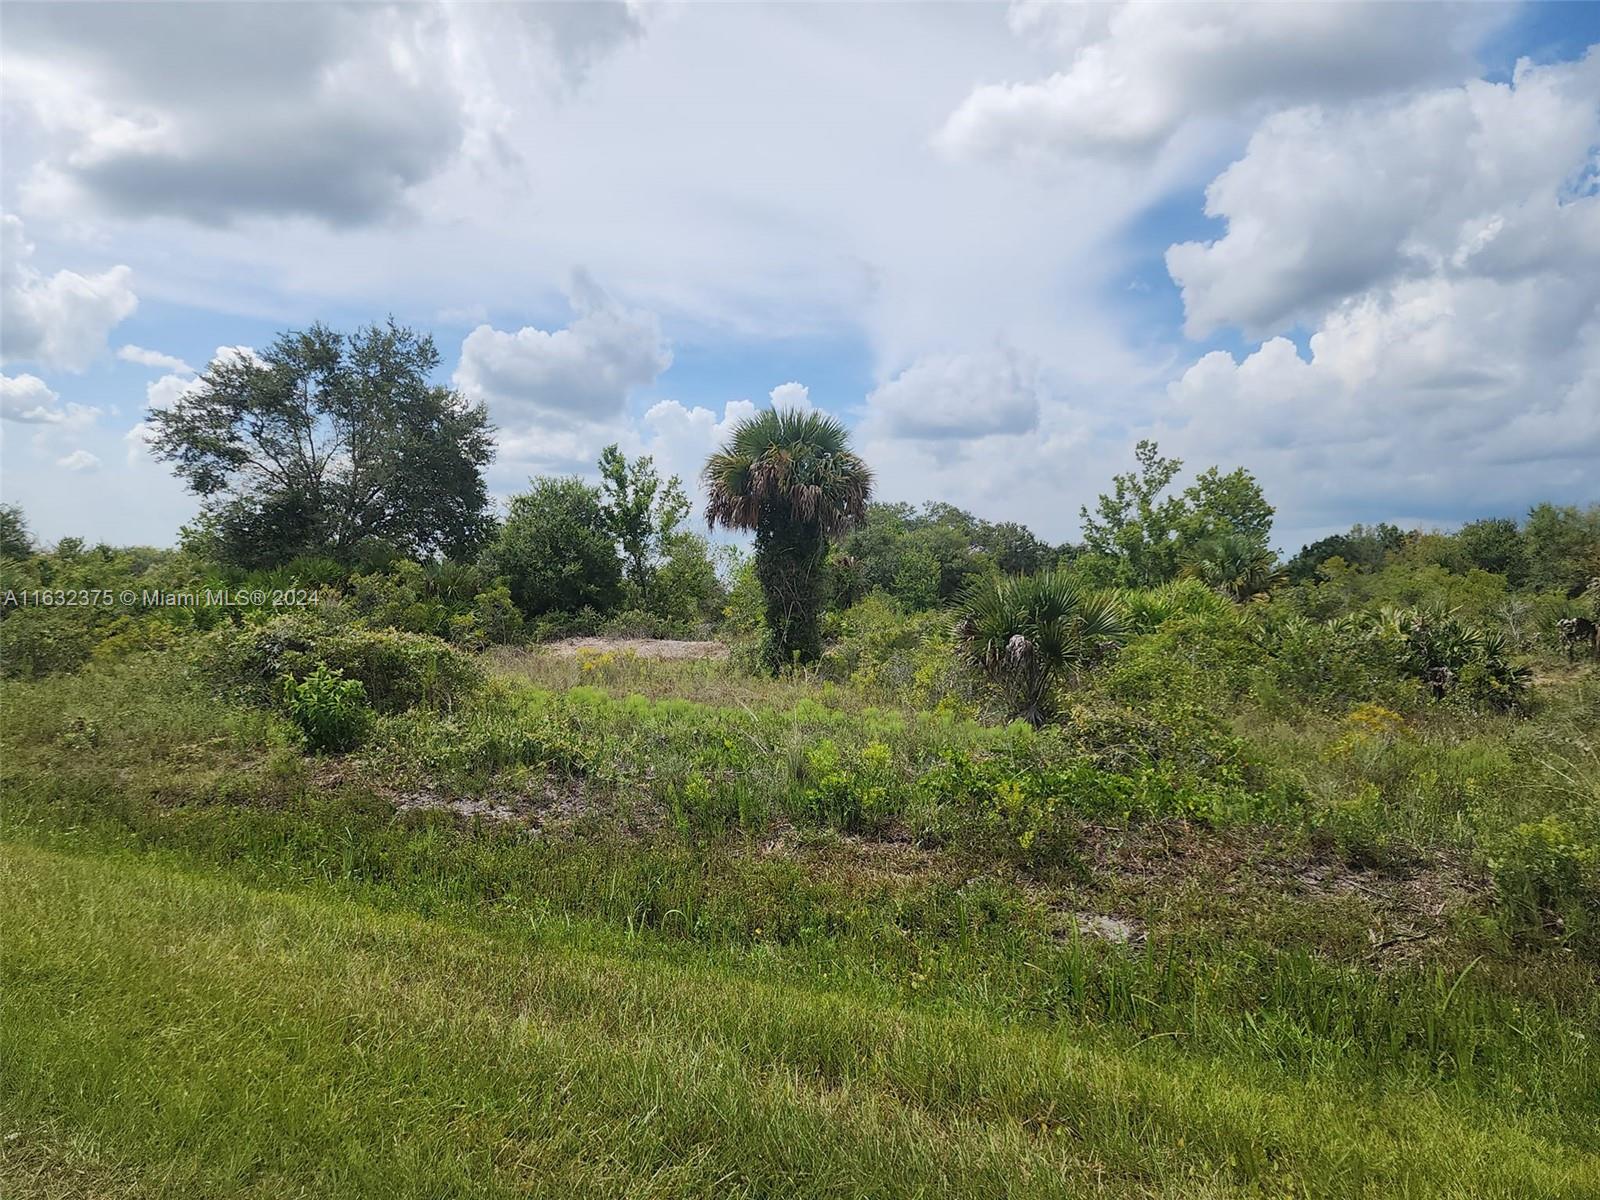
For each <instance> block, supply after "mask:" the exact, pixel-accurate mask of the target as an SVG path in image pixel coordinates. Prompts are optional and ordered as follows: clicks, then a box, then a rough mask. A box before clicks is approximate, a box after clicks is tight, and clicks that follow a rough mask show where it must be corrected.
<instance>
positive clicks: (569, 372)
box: [455, 273, 672, 428]
mask: <svg viewBox="0 0 1600 1200" xmlns="http://www.w3.org/2000/svg"><path fill="white" fill-rule="evenodd" d="M568 299H569V301H570V302H571V305H572V310H573V313H574V314H575V315H574V317H573V320H572V322H571V323H570V324H569V325H568V326H567V327H566V328H565V329H557V330H552V331H546V330H542V329H536V328H534V327H533V326H531V325H529V326H524V327H523V328H521V329H518V330H516V331H514V332H506V331H502V330H498V329H495V328H493V327H492V326H489V325H480V326H478V327H477V328H476V329H474V330H473V331H472V332H471V333H470V334H468V335H467V338H466V340H465V341H464V342H463V343H462V344H461V360H460V363H459V364H458V365H457V367H456V371H455V384H456V386H457V387H458V388H460V389H461V390H462V391H463V392H465V393H466V394H467V395H468V396H470V397H472V398H473V399H481V400H485V401H487V402H488V404H489V407H490V409H491V411H492V412H494V414H495V416H496V419H497V420H500V421H501V422H502V423H504V424H507V425H514V424H521V423H526V422H527V421H529V420H541V421H546V422H554V423H556V424H558V425H561V426H564V427H567V428H571V427H573V426H576V425H582V424H593V423H603V422H608V421H614V420H615V419H617V418H618V417H620V416H621V415H622V412H623V408H624V405H625V404H626V402H627V398H628V395H629V393H630V392H631V391H632V390H633V389H634V388H638V387H644V386H647V385H648V384H651V383H653V382H655V380H656V377H657V376H659V375H660V374H661V373H662V372H663V371H665V370H666V369H667V368H668V367H669V366H670V365H671V364H672V350H671V348H670V346H669V345H668V344H667V341H666V339H665V338H664V337H663V336H662V333H661V323H660V321H659V320H657V318H656V316H655V314H654V313H650V312H645V311H642V310H638V309H628V308H624V307H622V306H621V305H619V304H617V303H616V302H615V301H614V300H613V299H612V298H611V297H610V296H608V295H606V294H605V292H603V291H602V290H601V289H600V288H599V287H598V286H596V285H595V283H594V281H593V280H591V279H589V278H588V276H586V275H583V274H581V273H580V274H579V275H577V276H576V277H575V278H574V279H573V282H572V286H571V288H570V289H569V292H568Z"/></svg>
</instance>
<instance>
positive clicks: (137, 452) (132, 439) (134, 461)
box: [122, 421, 156, 467]
mask: <svg viewBox="0 0 1600 1200" xmlns="http://www.w3.org/2000/svg"><path fill="white" fill-rule="evenodd" d="M155 437H156V428H155V426H154V425H152V424H151V423H150V422H149V421H140V422H139V423H138V424H137V425H135V426H134V427H133V428H132V429H130V430H128V432H127V433H125V434H123V435H122V442H123V445H124V446H126V447H127V453H128V465H129V466H130V467H131V466H138V465H140V464H142V463H147V462H149V461H150V458H151V455H150V446H151V444H152V443H153V442H154V441H155Z"/></svg>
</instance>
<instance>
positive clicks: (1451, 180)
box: [1167, 51, 1600, 335]
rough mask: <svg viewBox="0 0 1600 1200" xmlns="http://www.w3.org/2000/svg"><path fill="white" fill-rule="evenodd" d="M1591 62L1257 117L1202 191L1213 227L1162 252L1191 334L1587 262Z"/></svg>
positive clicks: (1591, 234) (1591, 246) (1599, 250)
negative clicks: (1216, 230) (1380, 295)
mask: <svg viewBox="0 0 1600 1200" xmlns="http://www.w3.org/2000/svg"><path fill="white" fill-rule="evenodd" d="M1596 95H1600V55H1597V54H1596V53H1594V52H1593V51H1591V53H1590V54H1589V56H1588V57H1587V58H1586V59H1584V60H1583V61H1581V62H1578V63H1563V64H1558V65H1553V66H1547V67H1534V66H1530V65H1528V64H1526V63H1524V64H1522V65H1521V66H1520V67H1519V68H1518V70H1517V72H1516V76H1515V80H1514V82H1513V83H1510V84H1491V83H1485V82H1481V81H1473V82H1470V83H1468V84H1466V85H1465V86H1462V87H1455V88H1448V89H1443V90H1438V91H1432V92H1427V93H1424V94H1421V95H1418V96H1415V97H1413V98H1411V99H1408V100H1406V101H1405V102H1403V103H1400V104H1393V105H1382V106H1380V105H1363V106H1358V107H1356V108H1352V109H1347V110H1340V111H1328V110H1325V109H1320V108H1317V109H1297V110H1294V111H1291V112H1286V113H1282V114H1279V115H1278V116H1275V117H1273V118H1271V119H1270V120H1268V121H1266V122H1265V123H1264V124H1263V125H1262V126H1261V128H1260V129H1259V130H1258V131H1257V132H1256V134H1255V136H1254V137H1252V138H1251V139H1250V145H1249V149H1248V150H1247V151H1246V153H1245V155H1244V157H1243V158H1241V159H1240V160H1239V161H1238V162H1236V163H1234V164H1233V165H1232V166H1231V167H1229V168H1228V169H1227V170H1226V171H1224V172H1223V173H1222V174H1221V175H1220V176H1218V178H1217V179H1216V180H1215V181H1214V182H1213V183H1212V184H1211V186H1210V188H1208V189H1207V192H1206V211H1207V212H1208V213H1209V214H1210V215H1212V216H1215V217H1221V218H1223V219H1225V220H1226V221H1227V223H1228V228H1227V232H1226V233H1225V234H1224V235H1223V236H1222V237H1221V238H1218V239H1217V240H1216V241H1213V242H1209V243H1200V242H1186V243H1183V244H1181V245H1177V246H1173V247H1172V248H1171V250H1169V251H1168V253H1167V263H1168V267H1169V269H1170V270H1171V272H1172V276H1173V278H1174V279H1175V280H1176V281H1177V282H1178V284H1179V285H1180V286H1181V287H1182V289H1183V299H1184V306H1185V310H1186V312H1187V314H1188V326H1189V330H1190V332H1191V334H1194V335H1204V334H1206V333H1209V332H1210V331H1212V330H1214V329H1216V328H1218V327H1219V326H1222V325H1229V324H1231V325H1238V326H1241V327H1243V328H1245V329H1247V330H1251V331H1255V332H1262V333H1264V332H1270V331H1272V330H1274V329H1280V328H1283V327H1285V326H1286V325H1288V324H1289V323H1291V322H1293V321H1295V320H1297V319H1302V318H1305V317H1307V316H1310V317H1313V318H1314V317H1316V316H1317V315H1319V313H1320V312H1321V311H1322V310H1324V309H1326V308H1327V307H1329V306H1330V305H1332V304H1334V303H1336V302H1338V301H1339V300H1340V299H1342V298H1343V297H1346V296H1349V295H1352V294H1357V293H1360V292H1361V291H1363V290H1364V289H1367V288H1370V287H1378V286H1384V285H1387V284H1391V283H1394V282H1396V281H1398V280H1402V279H1406V278H1422V277H1428V276H1431V275H1434V274H1438V275H1442V276H1446V277H1452V278H1461V277H1473V276H1478V277H1485V278H1498V279H1514V278H1519V277H1526V276H1528V275H1530V274H1541V273H1554V274H1557V275H1568V274H1571V271H1572V268H1573V267H1574V266H1577V265H1579V264H1583V263H1592V262H1593V261H1594V260H1595V258H1596V256H1600V202H1597V201H1596V199H1595V197H1594V194H1593V180H1592V177H1591V179H1590V182H1589V184H1588V188H1589V193H1588V194H1587V195H1582V194H1574V192H1573V183H1574V181H1575V180H1581V179H1583V178H1584V174H1585V171H1586V170H1592V169H1593V167H1594V164H1595V162H1596V156H1595V145H1596V142H1597V140H1600V110H1597V106H1596V103H1595V96H1596Z"/></svg>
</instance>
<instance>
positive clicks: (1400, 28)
mask: <svg viewBox="0 0 1600 1200" xmlns="http://www.w3.org/2000/svg"><path fill="white" fill-rule="evenodd" d="M1505 11H1506V9H1504V8H1503V7H1498V6H1488V5H1478V6H1468V7H1466V8H1462V7H1459V6H1455V5H1447V4H1428V5H1389V4H1378V3H1371V2H1368V3H1344V4H1249V3H1217V4H1208V3H1194V4H1179V5H1168V4H1142V3H1125V4H1119V5H1115V6H1098V5H1088V6H1082V7H1079V6H1069V5H1056V4H1050V5H1046V4H1039V3H1024V4H1021V5H1017V6H1015V7H1014V8H1013V10H1012V14H1011V26H1012V28H1013V30H1015V31H1016V32H1018V33H1020V34H1023V35H1024V36H1028V37H1030V38H1034V39H1037V40H1040V41H1042V42H1044V43H1045V44H1046V45H1049V46H1050V47H1052V48H1053V49H1055V50H1057V51H1058V52H1060V53H1061V54H1062V55H1063V56H1064V57H1065V58H1067V59H1068V60H1069V61H1068V64H1067V65H1066V66H1065V67H1064V69H1062V70H1060V71H1057V72H1055V73H1053V74H1051V75H1050V76H1048V77H1047V78H1045V79H1042V80H1035V81H1030V82H1022V83H996V84H987V85H984V86H982V87H979V88H977V89H975V90H974V91H973V92H972V93H971V94H970V95H969V96H968V97H967V98H966V100H965V101H964V102H963V103H962V104H961V106H960V107H959V108H957V109H956V111H955V112H954V113H953V114H951V116H950V117H949V118H948V120H947V121H946V122H945V124H944V126H943V128H942V129H941V130H940V131H939V134H938V138H937V142H938V144H939V145H940V146H941V147H942V148H943V149H945V150H946V151H948V152H950V153H952V154H956V155H959V156H972V157H997V158H1009V157H1021V158H1039V157H1046V158H1047V157H1054V156H1074V155H1080V154H1086V153H1087V154H1101V153H1117V154H1121V153H1128V152H1140V151H1149V150H1152V149H1155V148H1158V147H1159V146H1160V145H1161V144H1162V143H1163V142H1164V141H1165V140H1166V139H1167V138H1169V137H1170V136H1171V135H1172V134H1173V133H1174V132H1175V131H1177V129H1178V128H1179V127H1180V126H1181V125H1183V124H1184V123H1185V122H1187V121H1193V120H1195V119H1197V118H1200V119H1203V118H1215V117H1230V116H1234V115H1238V114H1248V113H1249V112H1251V111H1253V110H1257V109H1259V108H1261V107H1262V106H1266V105H1283V104H1296V103H1306V102H1309V101H1322V100H1326V101H1342V100H1348V99H1350V98H1353V97H1357V96H1367V95H1374V94H1380V93H1385V92H1392V91H1394V90H1396V89H1400V88H1407V87H1412V86H1415V85H1417V84H1420V83H1428V82H1432V81H1440V80H1443V79H1447V78H1460V76H1461V75H1462V74H1463V73H1464V71H1465V70H1466V69H1467V68H1468V67H1469V65H1470V63H1471V53H1472V51H1473V50H1474V49H1475V47H1476V44H1477V43H1478V41H1479V40H1481V38H1482V37H1483V36H1484V34H1485V33H1486V32H1487V30H1488V28H1489V27H1491V26H1492V25H1493V24H1494V23H1495V22H1497V21H1499V20H1502V19H1504V14H1505Z"/></svg>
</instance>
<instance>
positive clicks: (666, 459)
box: [642, 384, 809, 495]
mask: <svg viewBox="0 0 1600 1200" xmlns="http://www.w3.org/2000/svg"><path fill="white" fill-rule="evenodd" d="M784 388H799V389H800V391H801V392H802V393H804V392H805V390H806V389H805V388H804V387H801V385H799V384H784V385H782V386H780V387H777V388H774V389H773V393H774V395H776V393H778V392H782V391H783V390H784ZM802 398H803V399H804V397H802ZM807 403H809V401H807ZM757 411H758V409H757V408H756V405H755V404H754V403H753V402H751V401H749V400H730V401H729V402H728V403H726V404H725V405H723V406H722V415H721V416H720V417H718V416H717V414H716V413H715V412H713V411H712V410H711V409H709V408H702V407H701V406H699V405H693V406H687V405H684V404H680V403H679V402H678V401H676V400H662V401H660V402H659V403H657V404H654V405H652V406H651V407H650V408H649V410H648V411H646V413H645V414H644V421H643V432H644V435H645V436H644V438H643V441H642V446H643V448H644V449H645V450H647V451H648V452H649V453H650V454H651V455H652V456H653V457H654V459H655V462H656V468H657V469H658V470H659V471H660V472H661V474H662V475H663V476H668V475H677V476H678V477H679V478H681V479H682V480H683V481H684V484H685V485H686V486H687V488H688V490H689V494H690V495H697V494H698V492H699V481H700V468H701V467H702V466H704V465H705V461H706V458H707V456H708V455H710V454H712V453H713V452H714V451H716V450H717V449H718V448H719V447H721V446H722V444H723V443H724V442H726V441H727V440H728V435H729V434H731V433H732V432H733V427H734V426H735V425H737V424H738V423H739V422H740V421H746V420H749V419H750V418H751V417H753V416H755V415H756V413H757Z"/></svg>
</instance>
